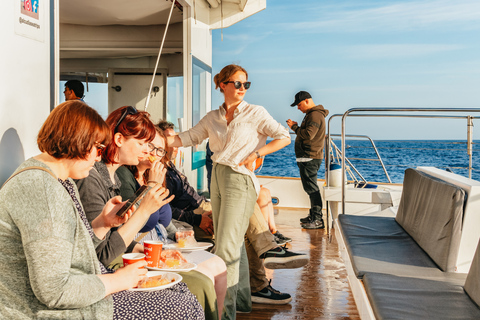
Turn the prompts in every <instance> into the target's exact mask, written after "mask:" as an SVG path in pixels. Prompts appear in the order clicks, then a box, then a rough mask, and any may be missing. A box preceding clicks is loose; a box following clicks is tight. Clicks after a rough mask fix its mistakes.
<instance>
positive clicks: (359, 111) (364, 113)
mask: <svg viewBox="0 0 480 320" xmlns="http://www.w3.org/2000/svg"><path fill="white" fill-rule="evenodd" d="M372 112H383V114H382V113H372ZM392 112H409V113H410V114H392ZM418 112H423V113H432V112H436V113H437V114H431V115H421V114H414V113H418ZM453 112H457V113H474V114H475V113H479V112H480V108H352V109H349V110H347V111H346V112H345V113H344V114H343V115H340V114H335V115H332V116H331V117H330V118H329V120H328V125H327V136H328V137H329V139H330V137H331V136H332V134H331V133H330V122H331V120H332V119H333V118H336V117H340V116H341V117H342V127H341V128H342V132H341V144H342V151H341V156H342V161H341V166H342V173H341V177H342V181H345V179H346V156H345V152H346V145H345V138H346V137H347V135H346V119H347V118H348V117H395V118H429V119H433V118H443V119H466V120H467V144H468V147H467V152H468V155H469V168H468V169H469V178H471V172H472V169H473V168H472V150H473V148H472V144H473V141H472V140H473V139H472V137H473V120H474V119H476V118H475V117H473V116H471V115H464V116H460V115H438V113H447V114H448V113H453ZM327 150H328V149H327ZM326 157H327V159H326V165H327V173H326V179H328V175H329V172H328V171H329V167H330V165H329V164H330V155H329V153H328V152H327V153H326ZM327 181H328V180H327ZM341 186H342V187H341V198H342V201H341V202H342V213H344V212H345V192H346V190H345V187H346V186H345V183H342V184H341ZM327 208H328V206H327Z"/></svg>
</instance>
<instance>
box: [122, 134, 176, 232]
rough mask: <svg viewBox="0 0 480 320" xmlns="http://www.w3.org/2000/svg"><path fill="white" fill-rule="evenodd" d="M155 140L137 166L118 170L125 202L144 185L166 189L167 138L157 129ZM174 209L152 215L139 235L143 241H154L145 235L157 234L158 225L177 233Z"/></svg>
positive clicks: (149, 144) (161, 209)
mask: <svg viewBox="0 0 480 320" xmlns="http://www.w3.org/2000/svg"><path fill="white" fill-rule="evenodd" d="M155 129H156V135H155V139H153V141H151V142H149V143H148V144H147V146H148V149H147V150H148V153H147V154H146V155H144V156H143V157H142V158H141V159H140V162H139V163H138V165H136V166H122V167H120V168H118V169H117V171H116V173H117V175H118V177H119V179H120V182H121V183H122V184H121V186H120V194H121V196H122V198H123V199H124V200H126V199H129V198H130V197H131V196H133V195H134V194H135V192H136V191H137V190H138V189H139V188H140V187H141V186H143V185H148V182H149V181H150V183H152V182H153V181H155V182H156V183H161V184H162V185H163V186H164V187H165V173H166V169H165V162H166V160H165V158H164V156H165V153H166V151H165V139H166V138H165V136H164V135H163V132H160V130H159V129H157V127H155ZM171 220H172V209H171V208H170V205H169V204H168V203H167V204H164V205H163V206H162V207H160V208H158V210H157V211H155V212H154V213H153V214H151V215H150V217H149V219H148V221H147V222H146V223H145V225H144V226H143V227H142V229H140V231H139V233H140V234H141V235H139V236H140V237H142V239H143V240H152V236H150V235H149V234H144V233H148V232H151V233H156V230H155V226H156V225H157V223H159V224H161V225H163V226H164V227H165V228H167V231H169V233H170V232H172V233H175V227H174V226H173V224H171Z"/></svg>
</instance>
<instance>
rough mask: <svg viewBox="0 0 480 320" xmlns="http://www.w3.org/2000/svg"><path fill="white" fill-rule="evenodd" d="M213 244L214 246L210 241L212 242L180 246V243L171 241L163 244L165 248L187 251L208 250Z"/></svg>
mask: <svg viewBox="0 0 480 320" xmlns="http://www.w3.org/2000/svg"><path fill="white" fill-rule="evenodd" d="M211 246H213V244H212V243H210V242H197V245H196V246H194V247H185V248H180V247H179V246H178V243H170V244H166V245H163V249H174V250H178V251H186V252H187V251H199V250H207V249H208V248H210V247H211Z"/></svg>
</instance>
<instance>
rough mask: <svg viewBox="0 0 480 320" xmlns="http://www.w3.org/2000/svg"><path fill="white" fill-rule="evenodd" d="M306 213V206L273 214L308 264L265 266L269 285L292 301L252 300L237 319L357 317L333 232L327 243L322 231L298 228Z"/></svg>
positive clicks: (278, 225) (295, 249)
mask: <svg viewBox="0 0 480 320" xmlns="http://www.w3.org/2000/svg"><path fill="white" fill-rule="evenodd" d="M307 215H308V210H302V209H283V208H280V210H279V214H278V215H276V216H275V222H276V224H277V228H278V229H279V230H280V232H281V233H283V234H284V235H285V236H287V237H290V238H292V242H291V244H289V245H288V248H289V249H290V250H292V251H295V252H303V253H308V254H309V255H310V262H309V264H307V265H306V266H305V267H303V268H300V269H285V270H270V269H266V271H267V277H268V278H269V279H273V280H272V287H273V288H275V289H277V290H280V291H281V292H286V293H289V294H290V295H291V296H292V301H291V302H290V303H289V304H286V305H268V304H256V303H254V304H253V310H252V312H251V313H237V319H238V320H252V319H253V320H257V319H262V320H263V319H276V320H278V319H302V320H303V319H305V320H309V319H360V316H359V315H358V311H357V308H356V306H355V301H354V300H353V295H352V292H351V290H350V286H349V284H348V280H347V272H346V270H345V266H344V264H343V260H342V258H341V257H340V255H339V252H338V244H337V241H336V239H335V236H332V241H331V242H330V243H329V242H328V237H327V233H326V231H324V230H306V229H302V228H301V227H300V223H299V219H300V218H303V217H305V216H307ZM333 232H335V230H333Z"/></svg>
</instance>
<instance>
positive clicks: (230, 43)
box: [212, 0, 480, 139]
mask: <svg viewBox="0 0 480 320" xmlns="http://www.w3.org/2000/svg"><path fill="white" fill-rule="evenodd" d="M479 31H480V1H478V0H477V1H462V0H457V1H446V0H432V1H362V0H360V1H341V0H336V1H323V0H305V1H290V0H267V8H266V10H264V11H262V12H260V13H257V14H255V15H253V16H252V17H249V18H248V19H245V20H243V21H241V22H239V23H237V24H235V25H233V26H231V27H229V28H226V29H224V30H223V41H222V40H221V32H222V31H220V30H214V31H213V75H215V74H216V73H218V72H219V71H220V70H221V68H222V67H223V66H225V65H227V64H230V63H236V64H240V65H241V66H243V67H244V68H245V69H246V70H247V71H248V73H249V80H250V81H252V87H251V88H250V90H249V92H248V93H247V95H246V98H245V100H247V101H248V102H250V103H254V104H259V105H263V106H264V107H266V108H267V110H268V111H269V112H270V114H271V115H272V116H273V117H274V118H275V119H276V120H277V121H279V122H281V123H282V124H285V120H286V119H288V118H291V119H293V120H296V121H301V119H302V118H303V114H302V113H300V111H298V110H296V108H291V107H290V104H291V103H292V102H293V96H294V94H295V93H296V92H297V91H299V90H306V91H309V92H310V93H311V94H312V97H313V100H314V102H315V103H316V104H323V105H324V107H325V108H326V109H329V111H330V114H339V113H344V112H345V111H346V110H348V109H350V108H354V107H427V108H433V107H439V108H460V107H462V108H474V107H480V35H479ZM212 101H213V106H212V108H217V107H218V105H220V104H221V103H222V102H223V96H222V95H221V94H220V93H219V91H218V90H217V91H214V92H212ZM472 115H474V114H472ZM478 116H479V117H480V114H478ZM332 125H335V126H336V127H337V128H339V125H340V120H339V119H338V120H337V121H334V122H332ZM347 129H348V132H349V133H356V134H368V135H371V136H372V138H374V139H465V137H466V120H455V121H453V122H452V121H446V120H433V121H432V120H430V121H425V120H415V121H414V122H413V124H410V125H407V123H406V122H405V121H404V120H400V119H395V120H393V121H392V120H383V119H378V118H374V119H365V118H362V119H360V118H355V119H349V120H348V121H347ZM477 131H480V129H477ZM334 132H337V133H339V132H340V129H337V130H334ZM479 138H480V132H479V133H478V134H475V139H479Z"/></svg>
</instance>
